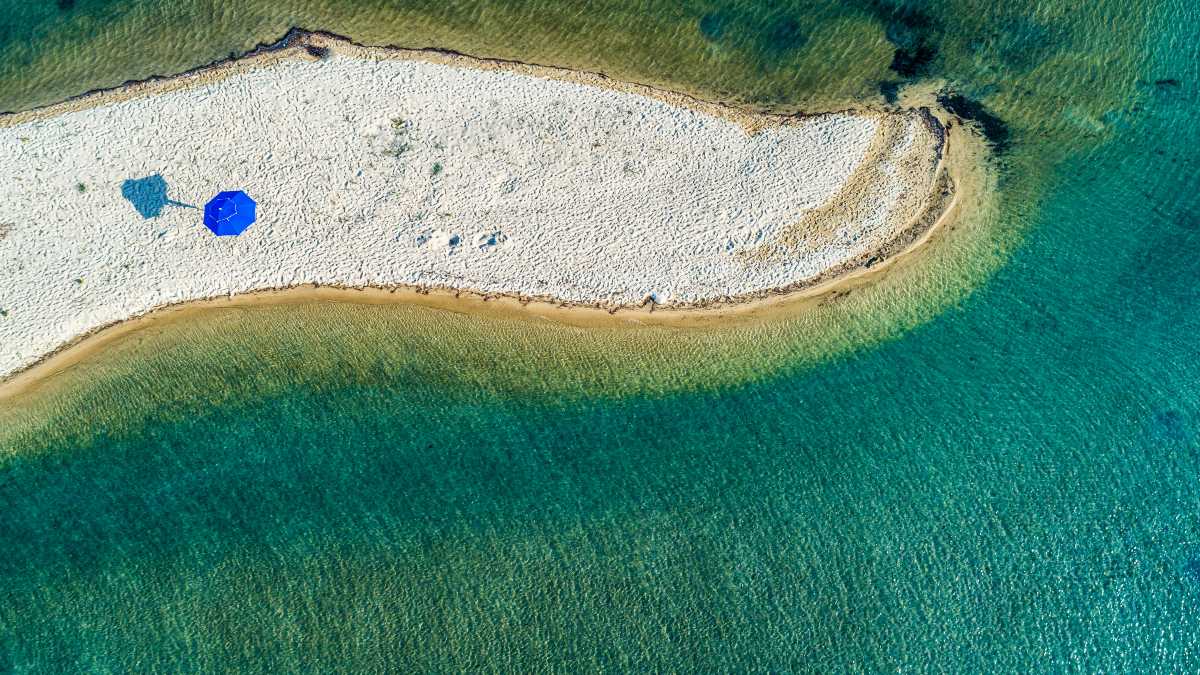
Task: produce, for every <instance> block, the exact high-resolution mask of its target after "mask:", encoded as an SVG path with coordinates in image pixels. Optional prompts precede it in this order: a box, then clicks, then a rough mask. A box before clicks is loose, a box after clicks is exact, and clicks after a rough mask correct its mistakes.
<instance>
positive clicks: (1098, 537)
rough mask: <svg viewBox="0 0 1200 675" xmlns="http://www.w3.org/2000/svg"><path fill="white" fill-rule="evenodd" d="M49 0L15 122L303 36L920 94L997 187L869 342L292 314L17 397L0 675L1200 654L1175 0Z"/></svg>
mask: <svg viewBox="0 0 1200 675" xmlns="http://www.w3.org/2000/svg"><path fill="white" fill-rule="evenodd" d="M58 5H60V6H61V9H60V7H59V6H55V4H54V3H39V4H38V5H37V6H36V7H33V6H32V5H30V4H29V3H24V2H22V3H13V7H10V8H9V9H10V10H11V11H10V12H8V14H9V17H8V18H6V19H5V21H7V23H6V24H4V27H3V30H4V32H3V35H5V36H7V38H6V40H7V44H8V46H7V48H6V50H5V52H4V54H5V55H4V56H3V57H2V60H0V83H4V84H3V85H0V108H6V109H14V108H20V107H28V106H30V105H34V104H36V103H40V102H46V101H48V100H54V99H55V98H62V97H63V96H67V95H70V94H73V93H78V92H79V91H82V90H85V89H88V88H92V87H96V86H104V85H106V84H111V83H112V82H114V81H115V82H119V81H121V80H123V79H125V78H127V77H135V76H136V77H140V76H144V75H147V74H149V73H151V72H171V71H172V69H174V70H179V69H180V68H185V67H189V66H192V65H196V64H198V63H202V62H205V61H207V60H210V59H211V58H215V57H218V56H220V55H222V54H224V53H228V52H229V51H235V50H240V49H245V48H246V47H248V46H251V45H253V44H254V43H256V42H259V41H270V40H272V39H274V38H275V37H278V34H279V33H281V32H282V30H283V29H285V28H286V27H287V26H288V25H291V24H299V25H308V26H309V27H313V28H326V29H330V30H334V31H335V32H338V33H343V34H348V35H351V36H354V37H356V38H360V39H363V40H364V41H368V42H396V43H400V44H406V45H422V44H433V45H438V46H446V47H450V48H455V49H461V50H464V51H470V52H471V53H477V54H481V55H498V56H505V57H513V58H525V59H527V60H531V61H540V62H549V63H560V64H564V65H573V66H580V67H589V68H594V69H599V70H604V71H606V72H614V73H617V74H619V75H622V76H625V77H627V78H628V79H637V80H640V81H652V82H657V83H664V84H670V85H673V86H676V88H681V89H687V90H690V91H695V92H699V93H704V92H708V93H710V94H711V97H714V98H722V99H727V100H733V101H738V102H742V103H749V104H754V105H757V106H765V107H772V108H779V109H789V108H793V107H800V108H813V107H817V108H820V107H822V106H824V107H834V106H836V105H837V104H838V103H839V102H843V101H864V100H871V101H874V102H876V103H877V104H882V94H881V91H886V90H887V89H888V87H889V86H898V85H892V84H889V83H893V82H900V81H904V80H912V81H925V82H927V81H931V80H935V79H944V81H945V82H946V83H947V86H948V87H950V88H952V89H953V90H954V91H956V92H958V93H960V94H961V95H962V96H963V97H964V101H967V102H968V103H961V102H960V104H959V105H968V104H970V105H978V106H982V109H983V111H984V112H983V113H978V112H976V117H978V118H979V119H981V120H983V121H984V122H985V124H990V125H991V131H992V138H993V141H995V142H996V143H998V144H1001V145H1003V146H1004V148H1003V153H1002V154H1001V155H1000V158H999V160H998V163H999V166H1001V167H1002V169H1001V174H1000V175H1001V176H1002V178H1001V185H1000V196H1001V203H1002V205H1003V209H1002V213H1001V216H1002V217H1000V218H999V219H998V220H997V222H996V223H994V225H993V227H994V228H995V230H996V231H995V233H994V234H993V236H992V238H991V239H988V240H985V241H984V242H983V243H982V244H979V246H981V247H986V248H988V249H989V253H988V254H987V255H981V254H972V255H969V256H964V258H963V259H964V260H966V261H968V262H969V263H970V264H973V265H978V266H979V268H980V269H981V270H983V271H980V272H978V273H977V274H973V275H967V276H966V277H965V278H967V279H968V281H969V283H968V282H964V281H963V280H962V278H959V277H956V276H955V273H954V272H953V271H947V272H945V273H944V277H945V278H946V279H947V280H948V281H946V285H947V286H951V287H954V289H955V290H953V291H952V292H950V291H947V292H946V293H944V294H940V295H939V294H933V295H932V296H930V297H933V296H936V299H931V300H928V301H927V302H926V303H925V304H924V305H922V300H921V297H916V298H914V297H911V296H908V295H904V294H903V293H900V294H899V295H897V296H896V298H894V299H892V298H891V296H890V295H888V294H889V293H891V291H887V292H885V291H879V295H882V296H884V299H883V300H880V301H878V302H879V304H878V305H877V306H876V305H871V304H869V303H868V301H865V300H864V301H863V302H864V303H867V304H864V305H863V307H866V308H872V307H875V308H880V307H881V308H882V310H884V311H881V312H879V313H881V314H888V315H896V316H902V317H904V318H901V319H897V320H896V322H894V323H889V322H888V321H885V320H884V319H881V318H879V317H878V316H874V315H872V316H866V315H864V312H865V310H856V309H855V308H854V306H851V307H850V308H849V309H847V310H845V312H844V313H842V314H839V313H837V312H838V310H837V309H836V308H831V309H828V310H821V311H822V312H824V313H819V314H816V315H815V316H816V318H814V319H812V320H811V321H793V322H789V321H782V322H779V323H777V324H770V325H767V326H765V327H760V328H744V329H743V328H739V329H731V331H730V333H729V335H726V336H723V335H721V334H719V333H714V334H710V333H703V334H700V333H695V332H693V333H688V332H686V331H684V332H683V333H675V332H669V331H668V332H662V333H653V332H650V333H631V334H627V335H622V336H615V335H608V334H604V333H603V332H602V331H591V332H589V331H583V330H578V329H569V328H564V327H554V326H542V325H539V324H536V323H531V322H514V321H507V320H499V319H489V318H487V317H482V318H477V317H466V316H460V315H456V314H451V313H446V312H439V311H436V310H429V309H423V310H418V309H414V308H402V307H399V308H388V307H359V308H354V307H347V306H320V307H314V308H308V309H305V310H304V311H298V310H296V309H295V308H286V307H284V308H278V309H261V310H254V311H251V310H241V311H231V312H228V313H226V314H222V315H220V316H219V317H218V318H216V319H213V320H211V321H209V322H207V323H205V324H204V325H200V326H197V325H192V326H181V327H176V328H174V329H171V330H172V331H174V332H171V331H165V332H164V334H163V335H160V336H158V337H154V336H148V337H146V338H145V339H144V340H142V341H141V342H140V343H139V344H138V345H134V346H129V347H128V348H126V349H124V350H123V351H120V352H119V353H118V352H113V353H109V354H108V355H107V356H106V355H105V354H104V353H101V354H99V355H97V356H96V357H95V358H94V360H95V361H96V363H95V364H94V365H91V366H88V365H87V364H84V366H85V369H84V370H82V371H81V372H80V373H76V375H75V377H74V379H73V380H70V382H71V383H72V385H71V386H70V387H69V388H66V389H65V390H64V391H55V392H54V393H53V395H51V394H49V393H47V394H44V395H42V396H41V398H38V397H35V396H31V397H30V400H29V401H12V402H6V403H4V404H0V405H8V406H11V409H12V410H18V411H20V416H21V419H20V420H19V423H18V420H17V418H16V415H10V416H9V417H7V418H3V419H6V420H7V421H8V422H9V423H10V425H11V428H10V429H8V430H0V444H3V446H4V447H3V452H2V453H0V544H2V549H3V551H4V555H2V556H0V670H12V671H17V672H25V671H33V672H57V671H64V670H65V671H76V670H95V671H154V670H225V669H229V670H331V669H337V670H385V669H403V670H419V671H461V670H498V671H515V670H519V671H525V670H534V669H541V670H564V671H574V670H597V669H598V670H679V671H720V672H724V671H747V670H751V671H818V672H826V671H834V672H846V671H880V670H896V669H903V670H909V671H953V672H975V671H1014V672H1027V671H1053V672H1058V671H1064V670H1069V671H1093V672H1101V671H1106V672H1107V671H1148V672H1189V671H1194V670H1196V669H1197V668H1198V667H1200V638H1197V635H1200V625H1197V624H1198V623H1200V621H1198V620H1197V618H1196V612H1195V606H1196V604H1197V602H1198V601H1200V481H1198V480H1197V478H1198V474H1200V386H1198V385H1197V384H1196V383H1197V382H1200V362H1198V360H1197V359H1196V358H1195V355H1196V353H1197V349H1198V348H1200V306H1198V304H1197V303H1198V302H1200V293H1198V292H1197V291H1196V288H1197V279H1200V160H1198V157H1200V154H1198V153H1197V148H1198V147H1200V117H1198V112H1200V110H1198V109H1197V102H1198V100H1200V47H1198V46H1197V43H1196V40H1195V36H1196V35H1197V34H1200V30H1198V29H1200V11H1198V10H1197V9H1196V8H1195V7H1194V6H1192V5H1191V4H1188V3H1183V2H1148V1H1145V0H1137V1H1129V2H1120V3H1117V2H1112V3H1109V2H1097V3H1091V4H1088V5H1086V6H1083V5H1080V4H1078V3H1062V2H1057V1H1056V2H1043V3H1038V4H1025V3H1016V2H989V3H974V2H929V3H911V4H905V5H901V4H897V3H887V2H866V1H864V2H858V3H853V2H847V3H833V2H829V3H826V2H809V3H796V4H782V3H781V4H776V3H769V4H768V3H747V2H743V3H730V4H721V3H715V2H711V3H685V4H683V5H678V6H677V5H675V4H671V3H663V4H659V3H655V2H625V1H622V2H607V3H602V4H600V5H597V8H596V9H595V10H594V11H590V12H586V13H582V12H579V11H578V10H573V9H570V8H565V7H562V6H559V5H557V4H555V5H554V6H547V5H545V4H541V5H539V4H536V3H532V2H525V3H502V4H492V5H480V4H475V3H461V4H459V3H455V4H445V3H443V4H438V5H433V4H430V5H429V6H424V5H422V4H416V3H414V4H408V5H405V6H404V7H403V8H401V7H399V6H398V5H393V4H392V3H386V2H382V1H380V2H361V3H338V4H337V7H333V6H332V5H331V6H325V5H320V4H313V3H298V2H290V3H289V2H282V3H270V6H269V7H268V6H266V3H263V6H258V4H257V3H245V4H239V5H238V6H236V7H234V6H233V5H232V3H230V4H229V5H228V6H226V5H225V4H224V3H200V2H182V3H172V5H171V6H170V7H168V6H167V5H166V4H165V3H164V4H156V3H149V2H88V1H87V0H76V2H75V3H69V2H60V3H58ZM198 17H199V18H203V19H204V22H203V29H202V30H203V31H205V33H204V34H205V36H206V37H210V38H211V36H217V37H215V38H211V39H212V40H213V41H214V43H215V45H208V44H205V45H202V46H192V40H189V39H188V38H187V35H188V33H187V32H185V31H184V27H185V26H190V25H192V22H193V21H194V20H196V19H197V18H198ZM155 27H157V29H156V31H152V30H151V29H152V28H155ZM195 30H197V31H199V30H201V29H200V28H196V29H195ZM27 34H28V35H32V36H33V38H34V39H32V40H26V39H25V38H24V37H19V36H24V35H27ZM151 34H153V35H155V39H154V40H151V39H150V38H148V37H145V36H147V35H151ZM122 36H124V38H126V39H121V38H122ZM143 43H144V44H143ZM138 50H141V51H140V52H139V51H138ZM156 50H157V51H156ZM898 51H899V53H897V52H898ZM931 52H932V53H931ZM164 54H165V56H164ZM155 59H159V60H158V61H156V60H155ZM137 63H141V64H143V65H141V66H135V65H132V64H137ZM138 68H142V70H139V69H138ZM108 69H112V70H113V71H114V73H113V74H111V76H110V75H109V74H106V73H107V70H108ZM122 69H124V70H122ZM146 69H149V70H146ZM89 78H92V79H89ZM881 85H882V86H881ZM1001 124H1002V125H1003V126H1002V127H1001V126H998V125H1001ZM992 249H994V251H993V250H992ZM939 278H941V277H939ZM883 284H884V285H883V287H884V288H886V279H885V281H884V282H883ZM893 305H895V306H893ZM889 313H891V314H889ZM873 322H874V323H873ZM877 324H878V325H877ZM860 326H872V328H870V329H869V330H868V329H862V330H859V329H858V327H860ZM816 332H820V333H821V335H825V336H828V335H834V336H836V337H835V338H831V339H830V342H829V343H828V344H827V343H825V342H820V341H819V340H817V338H815V337H813V336H814V335H816ZM818 342H819V343H820V346H819V347H813V346H812V345H814V344H817V343H818ZM830 345H833V346H830ZM234 350H238V351H237V353H234ZM106 359H107V361H106ZM70 376H71V374H70V373H68V375H67V376H64V377H70ZM34 399H36V400H34ZM24 406H28V410H29V411H31V412H29V413H28V414H26V413H25V410H26V408H25V407H24ZM14 430H15V431H14Z"/></svg>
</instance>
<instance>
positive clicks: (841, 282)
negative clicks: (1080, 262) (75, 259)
mask: <svg viewBox="0 0 1200 675" xmlns="http://www.w3.org/2000/svg"><path fill="white" fill-rule="evenodd" d="M324 50H341V51H352V52H355V53H356V54H357V55H359V56H361V55H362V54H363V53H364V52H365V53H367V54H368V55H369V56H370V57H371V58H393V57H399V58H402V59H417V60H422V61H431V62H435V63H437V62H442V63H452V64H453V65H456V66H466V67H469V68H478V69H484V70H491V69H501V70H506V71H517V72H522V73H524V74H529V75H533V76H535V77H542V78H551V79H562V80H567V81H581V82H583V83H586V84H590V85H593V86H600V87H605V88H611V89H615V90H618V91H624V92H633V93H637V94H640V95H643V96H646V97H649V98H654V99H658V100H661V101H664V102H667V103H669V104H672V105H677V106H684V107H688V108H692V109H699V110H701V111H702V112H705V113H707V114H709V115H712V116H714V117H720V118H723V119H727V120H730V121H734V122H735V123H737V124H738V125H739V126H741V127H742V128H743V129H744V130H746V131H747V132H748V133H751V134H752V133H754V132H756V131H758V130H761V129H762V128H764V125H771V124H788V123H789V122H790V120H793V119H801V118H802V117H800V116H794V117H791V118H778V117H775V116H770V115H756V114H751V113H746V112H744V111H740V110H737V109H732V108H727V107H725V106H721V105H718V104H711V103H706V102H702V101H697V100H695V99H691V98H690V97H687V96H685V95H680V94H673V93H671V92H664V91H661V90H655V89H652V88H649V87H644V86H642V85H633V84H626V83H620V82H614V81H612V80H608V78H605V77H604V76H602V75H594V74H591V73H577V72H574V71H561V70H557V69H551V68H545V67H542V66H528V65H525V64H518V63H512V62H502V61H491V60H478V59H471V58H469V57H464V56H461V55H456V54H447V53H444V52H437V51H420V52H413V51H410V50H393V49H386V48H363V47H359V46H357V45H354V44H353V43H349V42H346V41H343V40H340V39H338V38H336V37H334V36H329V35H323V34H318V33H307V32H302V31H293V32H291V33H289V35H288V37H287V38H285V39H284V40H283V41H281V42H280V43H277V44H275V45H271V46H269V47H265V48H262V49H259V50H256V51H255V52H252V53H251V54H250V55H249V56H248V57H246V58H239V59H236V60H229V61H225V62H222V63H221V64H218V65H215V66H209V67H205V68H201V69H197V70H195V71H191V72H189V73H188V74H185V75H183V76H179V77H175V78H167V79H156V80H151V81H148V82H141V83H133V84H128V85H126V86H123V87H121V88H118V89H113V90H107V91H104V92H100V93H93V94H91V95H88V96H85V97H81V98H75V99H71V100H68V101H65V102H63V103H60V104H57V105H54V106H49V107H46V108H41V109H37V110H33V111H28V112H23V113H17V114H14V115H11V116H8V117H7V118H4V119H0V126H12V125H14V124H22V123H25V122H29V121H33V120H40V119H47V118H52V117H54V116H57V115H60V114H63V113H65V112H71V111H77V110H83V109H87V108H89V107H94V106H99V105H104V104H106V103H111V102H115V101H121V100H129V99H131V98H138V97H141V96H147V95H151V94H154V93H161V92H162V91H169V90H176V89H182V88H188V87H191V86H195V85H197V84H201V83H205V82H212V81H215V80H219V79H222V78H224V77H226V76H228V75H230V74H233V73H235V72H242V71H244V70H246V69H250V68H257V67H260V66H262V65H269V64H271V63H274V62H277V61H280V60H283V59H289V58H297V57H298V58H301V59H304V58H309V59H314V60H320V59H323V58H326V57H327V52H326V51H324ZM381 51H382V52H387V55H386V56H381V55H380V52H381ZM934 109H935V110H936V111H937V119H936V121H935V118H934V116H933V115H931V114H930V113H929V112H928V111H925V112H923V113H922V114H924V115H925V116H926V118H927V120H928V122H929V123H931V124H932V125H934V128H936V129H937V130H938V133H939V135H940V137H941V138H940V142H939V147H938V155H937V161H936V176H937V179H936V185H935V191H936V193H937V194H936V197H934V198H930V199H929V200H928V201H926V202H925V203H924V204H923V208H922V209H921V210H920V212H919V213H918V214H917V216H916V217H915V218H912V219H910V220H909V221H907V222H905V223H904V225H903V226H902V227H900V228H898V232H897V234H896V236H894V237H891V238H889V239H888V240H887V241H886V242H884V245H883V246H880V247H878V248H876V249H873V250H869V251H867V252H866V253H864V254H862V255H858V256H856V257H854V258H853V259H850V260H846V261H844V262H842V263H841V264H838V265H836V266H833V267H830V268H829V269H826V270H823V272H822V273H821V274H819V275H817V276H814V277H812V278H809V279H804V280H802V281H800V282H797V283H791V284H787V285H783V286H779V287H771V288H764V289H759V290H755V291H752V292H747V293H740V294H730V295H724V296H718V297H711V298H704V299H701V300H699V301H690V302H675V303H670V304H665V305H658V304H657V303H656V302H655V301H654V300H653V299H651V298H646V299H644V300H643V301H642V302H641V303H617V304H613V303H604V302H587V301H578V300H571V299H563V298H555V297H553V296H547V295H536V294H527V293H519V292H503V291H500V292H496V291H487V290H476V289H472V288H452V287H446V286H443V285H438V284H410V283H395V284H367V285H356V284H346V285H340V284H329V283H317V284H307V283H301V284H287V285H283V286H280V287H262V288H255V289H253V290H251V291H239V292H236V293H230V294H225V293H221V294H219V295H218V294H211V295H208V296H205V297H198V298H186V299H184V300H182V301H173V302H166V303H162V304H158V305H156V306H154V307H151V308H149V309H147V310H145V311H141V312H138V313H135V314H132V315H130V316H129V317H126V318H123V319H119V320H117V321H111V322H108V323H105V324H104V325H101V326H97V327H95V328H93V329H91V330H89V331H87V332H84V333H82V334H79V335H77V336H75V337H74V338H72V339H70V340H68V341H66V342H64V343H62V344H60V345H59V346H58V347H57V348H55V349H54V350H52V351H50V352H48V353H46V354H43V355H42V356H40V357H39V358H37V359H36V360H34V361H32V362H31V363H29V364H26V365H24V366H21V367H19V368H17V369H15V370H12V371H10V372H8V373H0V399H4V398H10V397H12V396H15V395H17V394H18V393H21V392H23V391H26V390H28V389H29V388H30V387H31V386H33V385H34V384H35V383H36V382H38V381H40V380H42V379H44V378H46V377H49V376H52V375H53V374H54V373H56V372H59V371H61V370H63V369H65V368H69V367H70V366H71V365H72V364H74V363H77V362H79V361H80V360H83V359H84V358H86V357H87V356H88V355H89V354H92V353H94V352H95V351H96V350H98V349H101V348H102V347H103V346H104V345H105V344H108V343H109V342H111V341H112V340H115V339H118V338H120V337H121V336H124V335H128V334H131V333H134V332H136V331H138V330H140V329H141V328H143V327H145V326H148V325H152V324H153V323H155V322H158V321H161V320H177V319H182V318H185V317H189V316H191V315H192V314H193V312H202V311H203V310H204V309H205V308H209V307H230V306H241V305H260V304H288V303H298V302H312V301H319V302H329V301H332V302H350V303H366V304H378V303H386V302H408V303H415V304H420V305H425V306H431V307H437V308H441V309H446V310H449V311H469V312H483V313H501V314H504V315H508V316H523V317H532V318H537V319H540V320H551V321H555V322H561V323H566V324H574V325H609V326H614V325H615V326H620V325H626V326H639V325H670V326H678V327H688V326H703V325H712V324H713V323H714V322H730V323H731V324H736V323H738V322H743V321H747V320H751V321H753V320H761V319H763V318H764V317H767V316H776V315H779V314H780V313H784V314H786V313H790V312H792V311H795V310H796V309H798V308H802V307H805V306H807V305H809V304H812V303H813V302H822V301H825V300H827V299H828V298H830V297H833V298H836V297H837V296H838V294H840V293H844V292H848V290H849V289H851V288H854V287H857V286H860V285H862V284H865V283H868V281H869V279H870V278H872V277H874V276H875V275H877V274H879V273H880V272H882V271H883V270H886V269H888V268H890V267H891V266H892V265H894V264H895V263H896V262H897V261H899V260H900V259H902V258H908V257H913V256H910V254H912V253H913V252H915V251H917V250H918V249H920V248H922V247H923V246H924V245H925V244H927V243H928V242H929V241H930V240H931V239H933V238H935V236H936V235H937V234H938V233H939V232H940V231H941V230H942V229H944V227H943V226H944V225H946V224H947V223H948V222H949V221H952V220H953V219H954V218H956V217H957V216H958V214H959V213H960V212H961V210H962V206H963V205H962V201H963V196H964V194H967V195H970V194H972V193H973V192H972V189H970V188H968V189H966V190H964V189H962V185H961V183H962V179H963V176H962V175H961V172H960V171H956V166H957V167H958V168H961V166H962V165H964V164H968V163H974V162H976V161H977V160H978V159H979V158H978V157H970V158H969V159H964V158H963V157H962V155H971V154H978V147H973V148H972V149H971V150H969V151H968V150H962V149H960V148H959V147H958V146H959V145H972V146H976V145H978V144H977V143H975V141H977V139H975V138H974V137H973V134H972V132H969V131H965V129H966V127H964V126H963V125H962V124H959V123H956V121H955V120H954V119H953V118H952V116H949V115H948V114H946V113H945V111H941V110H937V109H936V107H934ZM962 135H965V136H966V137H967V138H965V139H963V140H965V141H968V142H966V143H961V144H960V143H959V142H958V139H957V137H959V136H962Z"/></svg>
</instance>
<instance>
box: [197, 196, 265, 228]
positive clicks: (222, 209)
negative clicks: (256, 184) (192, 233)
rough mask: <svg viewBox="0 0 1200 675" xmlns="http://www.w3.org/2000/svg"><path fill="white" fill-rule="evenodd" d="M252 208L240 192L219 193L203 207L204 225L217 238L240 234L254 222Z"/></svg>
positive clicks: (250, 200)
mask: <svg viewBox="0 0 1200 675" xmlns="http://www.w3.org/2000/svg"><path fill="white" fill-rule="evenodd" d="M254 207H255V204H254V200H253V199H251V198H250V195H248V194H246V193H245V192H242V191H241V190H227V191H225V192H220V193H218V194H217V196H216V197H213V198H212V199H211V200H209V202H208V203H207V204H205V205H204V224H205V226H207V227H208V229H210V230H212V233H213V234H215V235H217V236H218V237H224V236H227V235H236V234H241V233H242V232H245V231H246V228H247V227H250V223H253V222H254V217H255V216H254Z"/></svg>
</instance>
